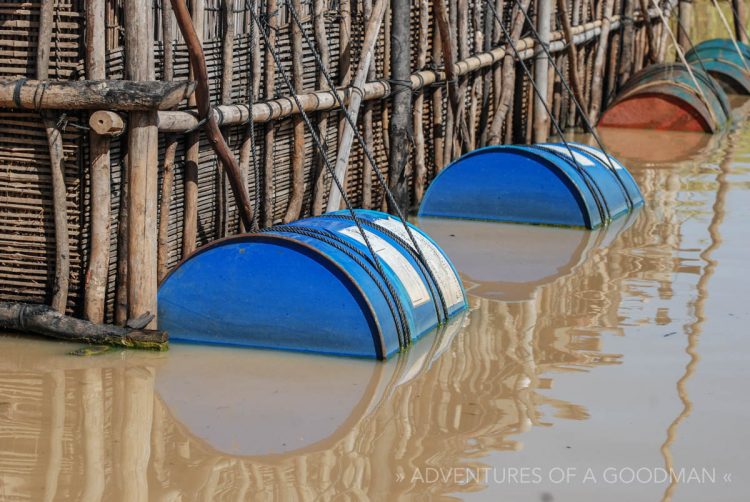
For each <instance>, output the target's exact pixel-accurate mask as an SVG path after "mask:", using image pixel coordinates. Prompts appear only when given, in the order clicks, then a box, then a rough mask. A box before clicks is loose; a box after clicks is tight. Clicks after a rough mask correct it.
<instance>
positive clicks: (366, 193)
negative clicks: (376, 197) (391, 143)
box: [318, 0, 377, 209]
mask: <svg viewBox="0 0 750 502" xmlns="http://www.w3.org/2000/svg"><path fill="white" fill-rule="evenodd" d="M318 1H320V0H318ZM363 14H364V18H365V19H370V17H372V0H364V1H363ZM376 78H377V75H376V70H375V63H374V62H373V63H372V64H370V69H369V70H368V72H367V80H368V81H372V80H375V79H376ZM364 107H365V110H364V114H363V115H362V129H363V131H362V132H363V136H364V140H365V146H366V147H367V149H368V150H370V151H371V152H372V151H374V147H375V138H374V136H375V132H374V131H373V125H372V102H370V101H367V102H365V104H364ZM321 167H322V166H321ZM376 167H377V166H374V165H372V164H371V163H370V159H368V158H367V157H365V159H364V163H363V165H362V207H363V208H364V209H371V208H372V176H373V169H375V168H376Z"/></svg>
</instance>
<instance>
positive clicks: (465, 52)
mask: <svg viewBox="0 0 750 502" xmlns="http://www.w3.org/2000/svg"><path fill="white" fill-rule="evenodd" d="M453 6H455V7H456V20H455V23H456V24H455V26H456V31H455V32H454V33H455V34H456V37H455V38H456V45H457V52H456V53H457V54H458V59H459V60H463V59H466V58H467V57H469V55H470V51H469V38H470V35H469V2H468V0H455V3H452V4H451V7H453ZM451 21H452V20H451ZM459 33H460V34H461V35H460V36H459ZM468 86H469V77H468V75H462V76H460V77H459V78H458V93H457V94H458V103H459V107H458V114H457V115H456V116H455V118H454V120H455V126H456V128H457V129H458V130H459V133H458V135H457V137H456V139H457V140H458V144H457V145H455V146H454V155H455V156H456V157H458V156H460V155H461V154H462V153H465V152H467V151H468V150H470V149H471V133H470V132H469V128H468V125H467V121H468V114H467V113H466V93H467V91H468Z"/></svg>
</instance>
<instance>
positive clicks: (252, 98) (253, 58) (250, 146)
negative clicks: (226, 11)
mask: <svg viewBox="0 0 750 502" xmlns="http://www.w3.org/2000/svg"><path fill="white" fill-rule="evenodd" d="M251 8H252V9H253V12H252V14H250V15H249V17H250V19H249V22H250V23H251V25H252V26H253V29H252V30H250V33H249V35H250V40H249V43H250V47H251V49H250V68H251V71H252V73H251V75H250V78H248V89H247V96H248V101H249V106H248V111H249V112H250V114H252V109H253V103H255V102H256V101H257V100H258V92H259V90H260V78H261V75H260V72H261V61H260V44H259V43H258V42H257V37H256V33H257V32H256V30H255V26H254V25H253V16H256V17H257V15H258V2H253V3H252V4H251ZM254 122H255V120H254V117H252V116H251V115H250V116H248V120H247V126H246V127H245V131H244V133H243V136H242V144H241V145H240V171H241V172H242V179H243V180H245V186H247V176H248V172H249V170H250V161H251V159H252V162H253V168H254V171H255V173H254V174H255V175H256V176H255V180H254V182H255V187H256V194H255V195H256V201H255V210H254V212H253V227H252V228H245V225H244V223H242V220H240V223H239V224H240V233H243V232H247V231H250V230H256V229H257V221H258V214H257V212H258V211H257V208H258V200H257V199H258V198H259V197H258V186H259V184H260V176H258V172H257V167H258V166H257V159H256V152H255V151H254V147H255V127H254Z"/></svg>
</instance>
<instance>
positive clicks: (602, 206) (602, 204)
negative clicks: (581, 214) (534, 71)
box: [487, 0, 611, 225]
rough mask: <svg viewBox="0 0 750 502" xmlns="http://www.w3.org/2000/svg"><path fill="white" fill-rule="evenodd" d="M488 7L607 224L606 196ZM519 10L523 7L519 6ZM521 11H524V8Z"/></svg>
mask: <svg viewBox="0 0 750 502" xmlns="http://www.w3.org/2000/svg"><path fill="white" fill-rule="evenodd" d="M516 2H517V0H516ZM487 6H488V7H489V8H490V10H491V11H492V13H493V15H494V16H495V20H496V21H497V24H498V25H500V29H501V30H502V31H503V36H505V38H506V40H507V41H508V46H509V47H510V48H511V50H512V51H513V54H514V55H515V57H516V59H518V62H519V64H520V65H521V68H522V69H523V71H524V73H525V74H526V77H528V79H529V81H530V82H531V87H532V88H533V89H534V93H535V94H536V95H537V96H538V97H539V98H540V99H539V101H540V102H541V103H542V106H543V107H544V110H545V111H546V112H547V115H548V116H549V118H550V121H551V122H552V125H554V127H555V130H556V131H557V134H558V136H559V137H560V139H561V140H562V141H563V144H564V145H565V148H566V149H567V150H568V153H569V154H570V158H569V159H566V160H568V161H569V162H570V163H571V164H572V165H573V166H574V167H575V168H576V170H577V171H578V173H579V174H580V175H581V178H582V179H583V182H584V183H585V184H586V187H587V188H588V189H589V190H590V191H591V195H592V197H593V199H594V202H595V203H596V208H597V210H598V212H599V217H600V218H601V221H602V225H604V224H606V223H607V221H609V219H610V214H611V213H610V210H609V206H608V205H607V202H606V200H605V199H604V194H603V193H602V191H601V188H600V187H599V185H597V184H596V182H595V181H594V180H593V179H592V178H591V176H590V175H589V173H587V172H586V171H585V170H584V169H583V168H582V167H581V166H580V164H579V163H578V159H577V158H576V156H575V154H574V153H573V150H572V149H571V147H570V144H568V142H567V141H566V140H565V137H564V135H563V131H562V128H561V127H560V124H559V123H558V122H557V119H555V116H554V115H553V114H552V112H551V110H550V109H549V106H548V105H547V101H546V99H545V98H544V97H543V96H542V93H541V92H539V88H538V87H537V85H536V82H534V77H533V76H532V75H531V72H530V71H529V68H528V66H527V65H526V63H525V62H524V60H523V59H522V58H521V55H520V53H519V52H518V48H517V47H516V44H515V42H513V39H512V37H511V36H510V33H508V29H507V28H506V27H505V25H504V24H503V21H502V19H501V18H500V15H499V14H498V13H497V10H496V9H495V6H494V5H492V3H491V2H490V0H487ZM519 8H521V7H520V6H519ZM521 10H522V11H523V9H522V8H521ZM525 14H526V13H525V12H524V15H525ZM563 158H564V157H563ZM592 185H593V186H592ZM594 188H596V190H594ZM597 193H598V194H599V196H597Z"/></svg>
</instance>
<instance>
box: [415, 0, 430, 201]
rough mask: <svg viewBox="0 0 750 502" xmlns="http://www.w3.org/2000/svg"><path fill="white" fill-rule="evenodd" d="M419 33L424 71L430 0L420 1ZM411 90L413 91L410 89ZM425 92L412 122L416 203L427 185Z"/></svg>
mask: <svg viewBox="0 0 750 502" xmlns="http://www.w3.org/2000/svg"><path fill="white" fill-rule="evenodd" d="M418 6H419V33H418V35H417V68H419V69H422V68H424V66H425V65H426V64H427V50H428V45H427V44H428V38H427V37H428V32H427V30H428V28H429V24H428V23H429V13H430V12H429V9H430V4H429V1H428V0H418ZM410 90H411V89H410ZM423 117H424V92H420V93H419V94H417V96H416V97H415V98H414V111H413V118H412V122H413V125H414V202H415V203H417V204H418V203H419V202H420V201H421V200H422V196H423V195H424V190H425V184H426V183H427V163H426V159H425V149H426V145H425V137H424V121H423Z"/></svg>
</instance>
